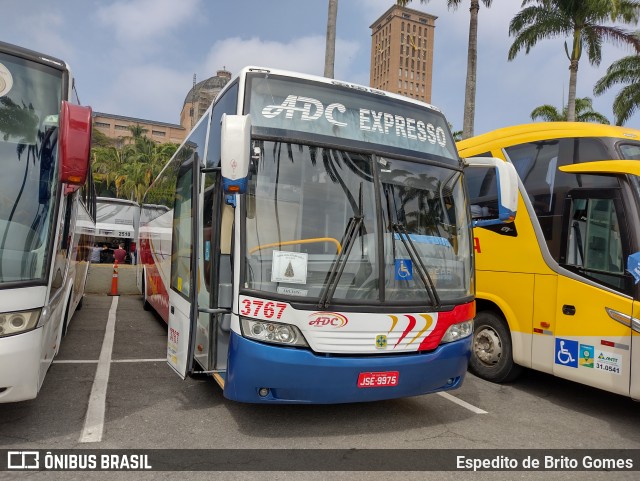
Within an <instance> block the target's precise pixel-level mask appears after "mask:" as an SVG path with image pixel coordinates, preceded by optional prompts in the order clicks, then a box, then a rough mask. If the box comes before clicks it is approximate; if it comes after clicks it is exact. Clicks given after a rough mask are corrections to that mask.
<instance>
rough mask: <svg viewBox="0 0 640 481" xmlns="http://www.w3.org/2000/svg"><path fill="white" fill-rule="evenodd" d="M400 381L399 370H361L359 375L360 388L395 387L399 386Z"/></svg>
mask: <svg viewBox="0 0 640 481" xmlns="http://www.w3.org/2000/svg"><path fill="white" fill-rule="evenodd" d="M399 381H400V373H399V372H398V371H386V372H361V373H360V375H359V376H358V387H359V388H361V389H362V388H370V387H393V386H397V385H398V382H399Z"/></svg>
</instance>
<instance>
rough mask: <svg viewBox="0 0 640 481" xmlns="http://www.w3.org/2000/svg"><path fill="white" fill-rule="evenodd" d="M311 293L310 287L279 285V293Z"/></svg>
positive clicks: (296, 294) (293, 294)
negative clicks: (298, 287) (300, 287)
mask: <svg viewBox="0 0 640 481" xmlns="http://www.w3.org/2000/svg"><path fill="white" fill-rule="evenodd" d="M308 293H309V289H297V288H295V287H284V286H278V294H285V295H287V296H306V295H307V294H308Z"/></svg>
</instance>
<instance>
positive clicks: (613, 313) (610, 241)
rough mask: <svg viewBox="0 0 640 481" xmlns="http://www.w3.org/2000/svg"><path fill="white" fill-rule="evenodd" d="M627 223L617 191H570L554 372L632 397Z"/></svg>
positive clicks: (566, 206)
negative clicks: (626, 269) (625, 261)
mask: <svg viewBox="0 0 640 481" xmlns="http://www.w3.org/2000/svg"><path fill="white" fill-rule="evenodd" d="M625 223H626V222H625V212H624V206H623V203H622V199H621V197H620V193H619V192H616V191H615V190H614V189H575V190H571V191H569V192H568V194H567V198H566V200H565V214H564V232H566V234H565V235H564V239H563V246H564V247H565V255H564V257H563V258H562V259H561V261H562V263H563V264H564V265H565V266H566V267H567V269H569V270H570V271H571V275H561V276H558V296H557V305H556V320H557V321H556V331H555V336H556V337H555V349H554V364H553V367H554V369H553V371H554V374H556V375H557V376H560V377H564V378H566V379H571V380H573V381H577V382H581V383H583V384H587V385H590V386H594V387H598V388H600V389H606V390H608V391H610V392H616V393H619V394H623V395H625V396H628V395H629V379H630V372H631V371H630V369H631V364H630V363H631V322H630V320H631V314H632V307H633V299H632V297H631V296H629V295H627V294H625V290H626V285H627V280H626V275H625V272H624V269H625V266H624V252H628V250H629V246H628V245H627V238H628V236H627V235H626V232H624V225H625ZM621 228H623V230H622V231H621Z"/></svg>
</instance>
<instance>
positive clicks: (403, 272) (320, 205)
mask: <svg viewBox="0 0 640 481" xmlns="http://www.w3.org/2000/svg"><path fill="white" fill-rule="evenodd" d="M257 145H258V146H259V147H260V150H261V152H262V155H261V158H260V159H259V160H258V161H257V162H256V164H255V165H254V167H253V169H254V172H253V173H252V176H251V180H250V184H249V187H248V194H247V197H246V203H247V205H246V211H247V212H246V217H245V218H246V221H245V222H246V223H245V233H246V235H245V238H246V241H245V246H246V250H245V257H246V262H245V272H244V275H245V284H244V286H245V288H247V289H251V290H257V291H264V292H268V293H277V294H280V295H285V296H286V295H290V296H302V297H306V298H314V299H316V300H317V299H320V297H321V296H322V295H323V292H325V291H326V290H327V289H329V288H330V289H331V299H332V300H333V301H335V302H340V301H345V300H347V301H349V302H357V301H358V300H360V301H362V302H364V303H368V304H370V303H371V302H374V303H383V302H386V303H402V304H405V303H408V304H414V305H423V306H424V305H432V304H433V297H432V294H433V292H432V291H434V290H435V291H436V292H437V297H438V298H439V300H440V301H441V302H442V303H451V301H454V300H458V301H459V300H460V299H462V298H465V297H468V296H470V295H471V285H470V279H471V244H470V239H469V232H468V226H467V225H466V219H467V213H466V210H467V205H466V203H465V197H464V188H463V185H462V176H461V173H460V171H458V170H455V169H449V168H444V167H442V166H433V165H428V164H422V163H417V162H409V161H406V160H399V159H395V158H393V157H390V156H384V157H382V156H377V155H372V154H363V153H355V152H350V151H347V150H339V149H330V148H321V147H316V146H309V145H303V144H296V143H285V142H277V141H259V142H258V143H257ZM336 262H337V263H339V264H340V266H339V267H338V273H337V276H335V279H334V280H333V281H330V277H331V276H330V273H331V271H332V270H333V269H335V263H336ZM423 269H426V271H427V274H428V276H427V277H428V278H429V279H430V282H426V283H425V281H424V277H425V276H424V275H422V273H423V271H422V270H423ZM330 282H332V283H333V284H335V285H333V286H329V285H328V283H330ZM425 284H427V285H425ZM428 284H431V285H428Z"/></svg>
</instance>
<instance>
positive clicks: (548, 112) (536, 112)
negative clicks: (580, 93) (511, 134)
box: [531, 97, 609, 124]
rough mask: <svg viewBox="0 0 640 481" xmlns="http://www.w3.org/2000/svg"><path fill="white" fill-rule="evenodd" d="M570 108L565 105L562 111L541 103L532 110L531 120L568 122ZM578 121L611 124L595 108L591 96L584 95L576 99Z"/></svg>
mask: <svg viewBox="0 0 640 481" xmlns="http://www.w3.org/2000/svg"><path fill="white" fill-rule="evenodd" d="M568 110H569V109H568V107H564V108H563V109H562V112H559V111H558V109H556V108H555V107H554V106H553V105H549V104H545V105H540V106H539V107H536V108H535V109H533V110H532V111H531V120H538V119H541V120H543V121H544V122H566V121H567V118H568ZM576 122H595V123H598V124H609V119H607V118H606V117H605V116H604V115H602V114H601V113H600V112H596V111H595V110H593V103H592V100H591V99H590V98H589V97H584V98H577V99H576Z"/></svg>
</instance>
